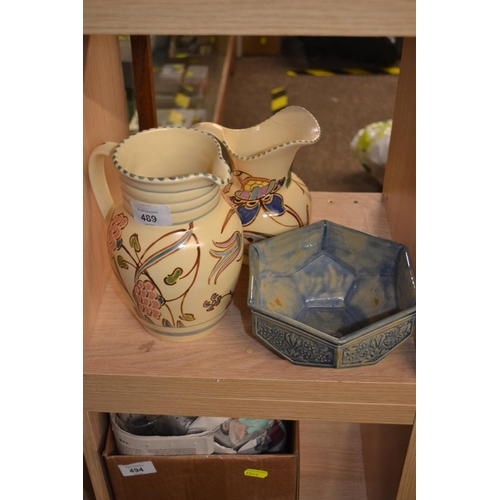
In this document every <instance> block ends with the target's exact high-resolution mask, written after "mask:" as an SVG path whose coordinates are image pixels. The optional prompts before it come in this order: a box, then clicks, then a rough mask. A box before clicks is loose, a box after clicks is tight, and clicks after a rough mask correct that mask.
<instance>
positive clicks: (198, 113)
mask: <svg viewBox="0 0 500 500" xmlns="http://www.w3.org/2000/svg"><path fill="white" fill-rule="evenodd" d="M206 116H207V112H206V110H205V109H202V108H200V109H182V108H158V109H157V110H156V117H157V126H158V128H160V127H169V126H176V127H186V128H190V127H191V126H192V125H195V124H196V123H200V122H202V121H206V119H207V118H206ZM129 130H130V133H131V134H137V132H139V116H138V114H137V111H136V112H135V113H134V115H133V116H132V119H131V120H130V123H129Z"/></svg>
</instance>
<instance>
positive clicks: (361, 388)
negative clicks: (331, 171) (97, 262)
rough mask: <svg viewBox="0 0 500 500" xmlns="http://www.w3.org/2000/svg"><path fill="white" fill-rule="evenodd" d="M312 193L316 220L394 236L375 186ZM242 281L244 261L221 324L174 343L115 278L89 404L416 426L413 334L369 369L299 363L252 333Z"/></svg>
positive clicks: (93, 360)
mask: <svg viewBox="0 0 500 500" xmlns="http://www.w3.org/2000/svg"><path fill="white" fill-rule="evenodd" d="M312 195H313V203H312V210H313V214H312V215H313V217H312V219H313V222H314V221H316V220H320V219H324V218H327V219H330V220H333V221H335V222H337V223H340V224H344V225H347V226H350V227H353V228H355V229H359V230H362V231H366V232H368V233H371V234H374V235H378V236H381V237H385V238H390V236H391V235H390V230H389V226H388V223H387V217H386V214H385V209H384V203H383V201H382V196H381V194H380V193H356V194H352V193H312ZM247 288H248V268H247V267H246V266H243V269H242V273H241V277H240V282H239V284H238V288H237V290H236V293H235V297H234V300H233V303H232V304H231V306H230V307H229V309H228V311H227V314H226V316H225V318H224V320H223V321H222V323H221V324H220V327H218V329H217V330H216V331H214V332H213V333H211V334H210V335H209V336H207V337H206V338H203V339H200V340H196V341H193V342H188V343H174V342H170V341H166V340H165V341H163V340H160V339H156V338H155V337H153V336H151V335H150V334H149V333H147V332H146V330H144V329H143V328H142V327H141V326H140V325H139V323H138V322H137V321H136V320H135V319H134V317H133V316H132V314H131V313H130V312H129V311H128V310H127V308H126V305H125V302H124V301H123V300H122V298H121V291H120V289H119V287H118V285H117V283H116V281H115V279H114V277H112V278H111V279H110V281H109V283H108V286H107V288H106V290H105V293H104V296H103V299H102V301H101V307H100V310H99V313H98V316H97V319H96V322H95V326H94V329H93V331H92V334H91V338H90V341H89V342H88V344H87V347H86V349H85V351H84V398H85V400H84V406H85V409H86V410H88V411H103V412H108V411H127V412H132V413H171V414H179V415H191V414H205V415H235V416H237V415H246V416H248V417H254V418H282V419H300V418H302V419H303V418H308V419H311V418H315V419H322V420H336V421H344V422H345V421H350V422H379V423H399V424H412V423H413V419H414V415H415V345H414V341H413V339H409V340H408V341H407V342H405V343H404V344H402V345H401V346H400V347H398V348H397V349H396V350H395V351H394V352H392V353H391V354H389V355H388V356H387V357H386V358H384V359H382V360H381V361H379V362H378V363H377V364H375V365H373V366H370V367H360V368H350V369H341V370H335V369H329V368H310V367H301V366H296V365H293V364H292V363H290V362H289V361H287V360H284V359H281V358H280V357H278V356H277V355H275V354H274V353H272V352H271V351H270V350H269V349H267V348H266V347H265V346H264V345H262V344H261V343H260V342H258V341H257V339H256V338H255V337H254V336H253V334H252V327H251V313H250V311H249V309H248V307H247V306H246V295H247ZM192 412H195V413H192ZM200 412H201V413H200Z"/></svg>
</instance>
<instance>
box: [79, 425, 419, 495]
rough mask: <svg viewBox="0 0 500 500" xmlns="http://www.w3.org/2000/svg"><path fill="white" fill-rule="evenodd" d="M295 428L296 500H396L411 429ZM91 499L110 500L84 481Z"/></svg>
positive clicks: (319, 426) (322, 426)
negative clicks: (297, 486)
mask: <svg viewBox="0 0 500 500" xmlns="http://www.w3.org/2000/svg"><path fill="white" fill-rule="evenodd" d="M104 428H105V427H103V432H104ZM106 429H107V427H106ZM299 429H300V445H299V450H300V453H299V464H300V483H299V500H352V499H356V500H382V499H384V500H391V499H395V498H396V494H397V491H398V485H399V479H400V477H401V471H402V469H403V463H404V459H405V455H406V449H407V448H408V442H409V439H410V434H411V426H407V425H381V424H353V423H338V422H317V421H301V422H300V425H299ZM102 438H103V439H104V435H103V436H102ZM103 473H104V475H105V476H106V471H105V468H103ZM93 498H97V500H112V499H113V497H112V494H110V493H108V492H106V491H105V490H104V489H102V488H96V496H95V497H94V492H93V490H92V486H91V485H90V483H89V482H88V481H87V482H86V483H84V500H93ZM158 500H161V499H158Z"/></svg>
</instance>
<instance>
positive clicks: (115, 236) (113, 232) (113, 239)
mask: <svg viewBox="0 0 500 500" xmlns="http://www.w3.org/2000/svg"><path fill="white" fill-rule="evenodd" d="M127 224H128V218H127V217H125V215H123V213H119V214H118V215H115V216H114V217H113V219H111V222H110V223H109V226H108V250H109V253H110V254H112V253H113V251H114V250H118V249H120V248H121V246H122V229H123V228H124V227H125V226H126V225H127Z"/></svg>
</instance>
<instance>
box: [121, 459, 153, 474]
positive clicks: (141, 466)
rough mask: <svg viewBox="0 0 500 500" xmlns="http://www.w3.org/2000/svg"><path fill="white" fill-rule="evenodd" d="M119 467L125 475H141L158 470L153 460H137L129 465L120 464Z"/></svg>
mask: <svg viewBox="0 0 500 500" xmlns="http://www.w3.org/2000/svg"><path fill="white" fill-rule="evenodd" d="M118 467H119V469H120V471H121V473H122V474H123V475H124V476H141V475H142V474H154V473H155V472H156V469H155V466H154V465H153V462H136V463H134V464H129V465H118Z"/></svg>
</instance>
